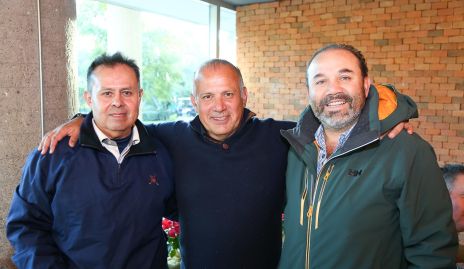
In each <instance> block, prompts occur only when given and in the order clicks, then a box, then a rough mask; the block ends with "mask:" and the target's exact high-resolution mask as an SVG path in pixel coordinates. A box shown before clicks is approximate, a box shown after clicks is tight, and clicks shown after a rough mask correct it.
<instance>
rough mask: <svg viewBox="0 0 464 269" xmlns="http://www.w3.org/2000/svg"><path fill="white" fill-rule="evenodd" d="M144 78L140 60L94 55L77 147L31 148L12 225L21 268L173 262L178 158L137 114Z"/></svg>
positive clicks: (156, 268)
mask: <svg viewBox="0 0 464 269" xmlns="http://www.w3.org/2000/svg"><path fill="white" fill-rule="evenodd" d="M139 81H140V79H139V69H138V67H137V65H136V64H135V62H134V61H133V60H130V59H127V58H125V57H123V56H122V55H121V54H119V53H116V54H114V55H112V56H107V55H102V56H100V57H99V58H97V59H95V61H94V62H93V63H92V64H91V65H90V67H89V69H88V73H87V86H88V91H87V92H86V93H85V99H86V101H87V103H88V105H89V106H90V107H91V109H92V113H90V114H89V115H87V117H86V118H85V120H84V122H83V124H82V126H81V134H80V137H79V142H78V145H77V146H76V147H75V148H70V147H68V146H67V143H66V142H62V143H60V144H58V146H57V150H56V153H55V154H53V155H44V156H43V155H41V154H40V152H39V151H37V150H35V151H34V152H32V153H31V154H30V156H29V158H28V159H27V161H26V165H25V167H24V171H23V176H22V178H21V182H20V184H19V186H18V187H17V189H16V192H15V193H14V197H13V202H12V205H11V209H10V213H9V215H8V218H7V227H6V228H7V236H8V239H9V240H10V242H11V243H12V245H13V246H14V248H15V254H14V255H13V258H12V259H13V261H14V263H15V264H16V265H17V266H18V268H34V269H37V268H39V269H40V268H102V269H103V268H112V269H114V268H121V269H123V268H153V269H159V268H166V256H167V249H166V239H165V234H164V231H163V230H162V228H161V218H162V217H163V215H166V214H168V213H169V212H168V210H170V204H171V200H170V199H171V197H172V196H173V191H174V184H173V180H172V165H171V160H170V158H169V156H168V153H167V151H166V149H165V148H164V146H163V145H162V144H161V143H160V142H159V140H157V139H156V138H155V137H154V136H153V135H152V134H150V133H149V132H148V131H147V130H146V128H145V126H144V125H143V124H142V123H140V122H139V121H138V120H137V117H138V113H139V105H140V101H141V97H142V93H143V91H142V89H141V88H140V86H139Z"/></svg>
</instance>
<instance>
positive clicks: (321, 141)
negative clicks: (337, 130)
mask: <svg viewBox="0 0 464 269" xmlns="http://www.w3.org/2000/svg"><path fill="white" fill-rule="evenodd" d="M355 125H356V124H353V126H351V128H350V129H348V130H346V131H345V132H343V133H342V134H341V135H340V138H339V139H338V144H337V147H336V148H335V150H334V151H333V153H335V152H336V151H337V150H339V149H340V148H341V147H343V145H344V144H345V142H346V140H348V137H350V134H351V131H352V130H353V128H354V126H355ZM314 137H315V139H316V142H317V144H318V145H319V154H318V155H317V173H318V174H319V172H320V171H321V169H322V167H323V166H324V164H326V163H327V161H328V160H329V157H330V156H327V155H328V154H327V148H326V145H325V137H324V127H323V126H322V124H321V125H319V128H317V130H316V133H315V134H314ZM333 153H332V155H333Z"/></svg>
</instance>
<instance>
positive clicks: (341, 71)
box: [313, 68, 354, 79]
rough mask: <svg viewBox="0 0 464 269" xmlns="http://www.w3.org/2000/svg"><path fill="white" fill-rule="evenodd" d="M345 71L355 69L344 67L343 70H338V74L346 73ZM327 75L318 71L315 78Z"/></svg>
mask: <svg viewBox="0 0 464 269" xmlns="http://www.w3.org/2000/svg"><path fill="white" fill-rule="evenodd" d="M344 73H350V74H352V73H354V71H353V70H351V69H348V68H343V69H341V70H339V71H338V74H344ZM324 76H325V75H323V74H321V73H317V74H316V75H314V77H313V79H317V78H320V77H324Z"/></svg>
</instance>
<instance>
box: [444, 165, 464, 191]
mask: <svg viewBox="0 0 464 269" xmlns="http://www.w3.org/2000/svg"><path fill="white" fill-rule="evenodd" d="M441 171H442V172H443V179H444V180H445V183H446V187H447V188H448V191H452V190H453V189H454V181H456V178H457V177H458V175H461V174H462V175H464V165H461V164H447V165H445V166H443V167H442V168H441Z"/></svg>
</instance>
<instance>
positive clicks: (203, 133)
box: [190, 108, 256, 143]
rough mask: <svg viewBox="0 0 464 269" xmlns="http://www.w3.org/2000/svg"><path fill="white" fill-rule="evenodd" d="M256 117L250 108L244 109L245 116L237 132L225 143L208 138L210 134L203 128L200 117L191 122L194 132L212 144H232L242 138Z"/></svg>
mask: <svg viewBox="0 0 464 269" xmlns="http://www.w3.org/2000/svg"><path fill="white" fill-rule="evenodd" d="M255 116H256V114H255V113H254V112H252V111H250V110H249V109H248V108H244V111H243V115H242V120H241V121H240V125H239V127H238V128H237V130H236V131H235V132H234V133H233V134H232V135H231V136H230V137H228V138H227V139H226V140H224V141H218V140H215V139H213V138H211V137H210V136H208V133H207V131H206V129H205V127H204V126H203V124H202V123H201V121H200V117H199V116H198V115H197V116H196V117H195V118H194V119H193V120H192V121H190V126H191V128H192V130H193V131H195V132H196V133H198V134H200V135H201V136H202V137H205V138H206V139H208V140H210V141H212V142H215V143H222V142H231V141H234V140H235V139H237V138H238V137H240V136H241V134H242V133H243V129H244V127H245V126H246V125H247V123H248V122H250V121H251V120H252V119H253V118H254V117H255Z"/></svg>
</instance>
